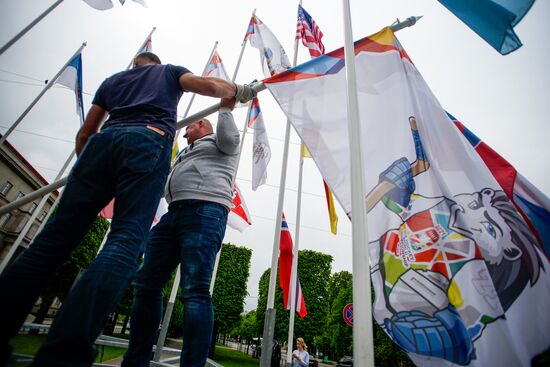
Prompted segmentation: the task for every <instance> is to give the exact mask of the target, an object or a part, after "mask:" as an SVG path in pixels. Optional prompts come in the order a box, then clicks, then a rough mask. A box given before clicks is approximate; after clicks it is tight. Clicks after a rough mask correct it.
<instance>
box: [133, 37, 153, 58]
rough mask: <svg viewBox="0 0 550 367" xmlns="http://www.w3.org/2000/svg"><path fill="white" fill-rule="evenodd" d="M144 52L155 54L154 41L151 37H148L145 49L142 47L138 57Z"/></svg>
mask: <svg viewBox="0 0 550 367" xmlns="http://www.w3.org/2000/svg"><path fill="white" fill-rule="evenodd" d="M143 52H153V39H152V37H151V36H149V37H147V40H146V41H145V43H144V44H143V47H141V48H140V49H139V50H138V52H137V54H136V55H139V54H140V53H143Z"/></svg>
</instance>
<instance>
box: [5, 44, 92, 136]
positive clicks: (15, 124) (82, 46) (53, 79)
mask: <svg viewBox="0 0 550 367" xmlns="http://www.w3.org/2000/svg"><path fill="white" fill-rule="evenodd" d="M84 47H86V42H84V43H83V44H82V45H81V46H80V47H79V48H78V50H76V52H75V53H74V54H73V55H72V56H71V57H70V58H69V60H68V61H67V62H66V63H65V65H63V67H62V68H61V69H60V70H59V71H58V72H57V74H55V75H54V77H53V78H51V79H50V80H49V82H48V84H46V86H45V87H44V89H42V91H41V92H40V94H38V96H36V98H35V99H34V101H32V102H31V104H30V105H29V107H27V109H26V110H25V111H24V112H23V113H22V114H21V116H19V118H18V119H17V120H16V121H15V122H14V123H13V125H11V126H10V128H9V129H8V131H6V133H5V134H4V136H2V138H0V145H2V144H3V143H4V141H6V139H7V138H8V136H9V135H10V134H11V133H12V132H13V130H15V128H16V127H17V125H19V123H20V122H21V121H22V120H23V118H25V116H27V114H28V113H29V111H30V110H31V109H32V108H33V107H34V105H35V104H36V103H38V101H39V100H40V98H42V96H43V95H44V94H45V93H46V92H47V91H48V89H50V88H51V87H52V86H53V85H54V84H55V81H56V80H57V78H59V76H60V75H61V73H63V71H65V68H66V67H67V65H69V64H70V63H71V61H72V60H73V59H74V58H75V56H76V55H78V54H79V53H80V51H82V49H83V48H84Z"/></svg>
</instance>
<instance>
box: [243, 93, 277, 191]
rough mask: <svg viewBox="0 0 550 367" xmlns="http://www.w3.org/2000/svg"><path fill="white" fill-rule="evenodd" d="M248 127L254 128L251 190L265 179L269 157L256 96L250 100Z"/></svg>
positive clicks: (267, 142)
mask: <svg viewBox="0 0 550 367" xmlns="http://www.w3.org/2000/svg"><path fill="white" fill-rule="evenodd" d="M246 121H247V124H248V127H249V128H252V129H254V140H253V142H252V190H254V191H256V189H258V186H260V185H263V184H264V183H265V181H266V179H267V165H268V164H269V160H270V159H271V148H270V147H269V140H268V138H267V132H266V130H265V124H264V118H263V115H262V111H261V110H260V102H259V100H258V97H255V98H254V99H253V100H252V103H251V105H250V108H249V109H248V116H247V118H246Z"/></svg>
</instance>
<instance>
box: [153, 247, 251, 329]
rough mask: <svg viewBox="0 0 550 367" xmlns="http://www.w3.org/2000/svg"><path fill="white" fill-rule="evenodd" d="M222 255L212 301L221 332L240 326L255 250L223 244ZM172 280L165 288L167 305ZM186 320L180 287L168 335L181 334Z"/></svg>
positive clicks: (165, 303) (165, 302)
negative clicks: (184, 318)
mask: <svg viewBox="0 0 550 367" xmlns="http://www.w3.org/2000/svg"><path fill="white" fill-rule="evenodd" d="M221 251H222V252H221V254H220V263H219V266H218V272H217V275H216V283H215V287H214V294H213V295H212V303H213V305H214V315H215V321H216V322H217V323H218V325H219V329H218V330H219V332H221V333H224V334H226V333H229V332H230V330H231V329H233V328H235V327H236V326H238V325H239V322H240V315H241V313H242V312H243V310H244V298H245V296H246V294H247V293H246V283H247V281H248V276H249V274H250V258H251V256H252V250H250V249H247V248H244V247H238V246H235V245H232V244H230V243H226V244H223V246H222V250H221ZM174 276H175V272H174V275H173V276H172V281H170V282H169V283H168V284H167V285H166V286H165V287H164V289H163V292H164V306H166V305H167V303H168V298H169V297H170V292H171V291H172V283H173V281H174ZM182 323H183V304H182V302H181V288H180V289H179V290H178V296H177V298H176V301H175V303H174V310H173V312H172V317H171V319H170V326H169V328H168V335H170V336H171V337H176V336H181V331H182Z"/></svg>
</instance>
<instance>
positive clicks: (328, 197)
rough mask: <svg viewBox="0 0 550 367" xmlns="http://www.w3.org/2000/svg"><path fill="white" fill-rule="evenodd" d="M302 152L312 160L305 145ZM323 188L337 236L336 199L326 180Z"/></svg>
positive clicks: (303, 155) (302, 145)
mask: <svg viewBox="0 0 550 367" xmlns="http://www.w3.org/2000/svg"><path fill="white" fill-rule="evenodd" d="M301 150H302V157H304V158H311V154H309V151H308V150H307V148H306V146H305V145H304V144H303V143H302V144H301ZM323 187H324V189H325V199H326V200H327V209H328V220H329V223H330V231H331V232H332V234H336V233H337V232H338V215H337V214H336V209H335V208H334V198H333V197H332V192H331V191H330V188H329V187H328V185H327V183H326V182H325V180H323Z"/></svg>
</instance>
